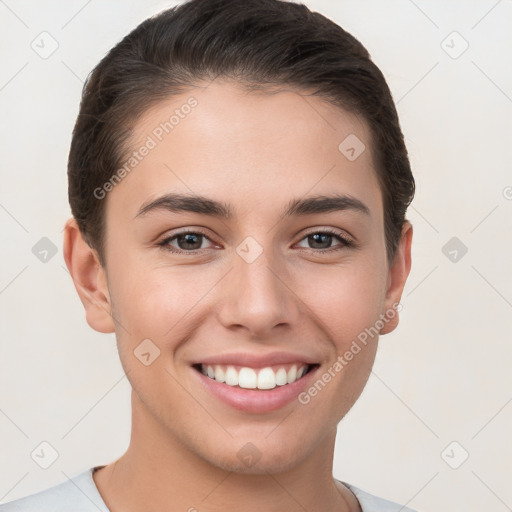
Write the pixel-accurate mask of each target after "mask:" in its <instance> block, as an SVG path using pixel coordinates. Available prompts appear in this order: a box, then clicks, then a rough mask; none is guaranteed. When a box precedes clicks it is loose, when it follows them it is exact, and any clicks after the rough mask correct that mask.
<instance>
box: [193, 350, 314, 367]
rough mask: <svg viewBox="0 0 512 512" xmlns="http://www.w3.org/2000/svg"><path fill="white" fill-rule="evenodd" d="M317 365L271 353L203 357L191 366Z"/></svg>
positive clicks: (306, 359) (305, 358)
mask: <svg viewBox="0 0 512 512" xmlns="http://www.w3.org/2000/svg"><path fill="white" fill-rule="evenodd" d="M289 363H299V364H301V363H302V364H309V365H311V364H317V361H315V360H314V359H312V358H310V357H308V356H304V355H300V354H293V353H290V352H271V353H269V354H264V355H262V354H250V353H248V352H239V353H231V354H222V355H216V356H212V357H205V358H203V359H201V360H200V361H197V362H195V363H193V364H204V365H210V366H213V365H236V366H247V367H250V368H264V367H266V366H275V365H279V364H289Z"/></svg>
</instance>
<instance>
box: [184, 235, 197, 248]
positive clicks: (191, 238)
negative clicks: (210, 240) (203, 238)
mask: <svg viewBox="0 0 512 512" xmlns="http://www.w3.org/2000/svg"><path fill="white" fill-rule="evenodd" d="M182 238H184V239H185V244H189V245H190V244H192V245H198V242H197V240H199V237H198V236H197V235H194V234H191V233H187V234H186V235H183V237H182ZM194 239H196V241H195V243H194ZM200 245H201V243H200V242H199V246H200ZM187 248H188V249H190V247H187ZM193 248H194V249H196V248H197V247H193Z"/></svg>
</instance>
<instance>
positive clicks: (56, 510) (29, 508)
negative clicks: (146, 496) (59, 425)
mask: <svg viewBox="0 0 512 512" xmlns="http://www.w3.org/2000/svg"><path fill="white" fill-rule="evenodd" d="M92 470H93V468H90V469H88V470H87V471H84V472H82V473H80V474H78V475H77V476H75V477H73V478H69V479H67V480H66V481H64V482H62V483H60V484H58V485H55V486H53V487H50V488H49V489H44V490H42V491H39V492H37V493H34V494H31V495H29V496H25V497H23V498H19V499H17V500H14V501H10V502H8V503H3V504H0V512H98V511H101V512H109V511H108V509H107V508H106V506H105V503H104V502H103V500H102V499H101V495H100V494H99V492H98V489H97V487H96V485H95V484H94V480H93V478H92Z"/></svg>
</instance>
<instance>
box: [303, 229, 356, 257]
mask: <svg viewBox="0 0 512 512" xmlns="http://www.w3.org/2000/svg"><path fill="white" fill-rule="evenodd" d="M333 239H335V240H338V241H339V242H341V243H340V245H339V247H331V246H330V245H331V242H332V241H333ZM302 240H306V241H307V242H308V243H310V244H311V245H312V247H310V248H311V249H318V250H320V251H322V249H324V250H323V251H322V252H328V251H329V252H330V251H339V250H342V249H343V248H345V247H353V246H354V245H355V243H354V242H353V241H352V240H350V239H349V238H347V237H346V236H344V235H343V234H342V233H340V232H338V231H333V230H330V229H325V230H323V231H314V232H312V233H309V234H308V235H306V236H305V237H304V238H303V239H302Z"/></svg>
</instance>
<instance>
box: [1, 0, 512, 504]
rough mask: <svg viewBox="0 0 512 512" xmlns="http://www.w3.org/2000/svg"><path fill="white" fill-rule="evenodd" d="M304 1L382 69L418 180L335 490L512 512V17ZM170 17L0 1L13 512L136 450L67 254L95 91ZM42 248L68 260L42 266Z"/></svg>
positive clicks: (342, 444) (337, 464)
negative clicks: (84, 101) (397, 308)
mask: <svg viewBox="0 0 512 512" xmlns="http://www.w3.org/2000/svg"><path fill="white" fill-rule="evenodd" d="M304 3H306V5H308V6H309V7H310V8H312V9H313V10H317V11H319V12H321V13H322V14H324V15H326V16H327V17H329V18H331V19H333V20H334V21H336V22H337V23H338V24H340V25H341V26H342V27H343V28H345V29H346V30H348V31H349V32H351V33H352V34H353V35H355V36H356V37H357V38H358V39H360V40H361V42H362V43H363V44H364V45H365V46H366V47H367V48H368V50H369V51H370V53H371V55H372V57H373V59H374V60H375V62H376V63H377V65H378V66H379V67H380V68H381V70H382V71H383V73H384V75H385V76H386V78H387V80H388V83H389V85H390V87H391V90H392V92H393V96H394V98H395V101H396V103H397V108H398V110H399V115H400V118H401V123H402V128H403V131H404V133H405V137H406V143H407V146H408V149H409V152H410V159H411V163H412V166H413V172H414V174H415V177H416V180H417V195H416V198H415V200H414V202H413V205H412V207H411V208H410V210H409V215H408V216H409V218H410V220H411V221H412V223H413V225H414V230H415V232H414V241H413V268H412V271H411V275H410V278H409V281H408V284H407V286H406V289H405V293H404V296H403V300H402V304H403V307H404V309H403V311H402V313H401V323H400V325H399V327H398V329H397V331H395V332H394V333H392V334H390V335H387V336H384V337H382V338H381V340H380V346H379V351H378V354H377V360H376V363H375V367H374V372H373V374H372V375H371V377H370V380H369V382H368V385H367V387H366V388H365V390H364V392H363V394H362V396H361V398H360V400H359V401H358V402H357V403H356V405H355V406H354V407H353V409H352V410H351V411H350V412H349V414H348V415H347V416H346V417H345V419H344V420H343V421H342V422H341V423H340V425H339V435H338V442H337V447H336V453H335V460H334V474H335V476H336V477H337V478H339V479H342V480H344V481H347V482H350V483H353V484H354V485H356V486H358V487H361V488H362V489H365V490H367V491H369V492H372V493H374V494H376V495H379V496H383V497H386V498H388V499H392V500H395V501H398V502H400V503H404V504H405V503H407V504H408V506H410V507H413V508H416V509H418V510H421V511H435V512H448V511H449V512H455V511H459V510H460V511H464V512H477V511H478V512H481V511H482V510H493V511H495V512H500V511H505V510H509V509H510V508H511V507H512V487H511V486H510V481H511V479H512V446H511V442H510V434H509V433H510V431H511V426H512V403H511V402H512V386H511V379H510V367H511V363H512V344H511V333H512V321H511V319H512V315H511V312H512V311H511V310H512V271H511V266H510V261H511V253H512V239H511V233H512V172H511V165H510V161H511V160H512V149H511V146H512V144H511V141H512V138H511V135H512V99H511V98H512V67H511V66H510V57H511V55H510V54H511V52H510V48H512V30H511V29H512V2H510V0H501V1H496V0H478V1H476V0H474V1H471V0H470V1H468V0H464V1H462V0H461V1H453V0H452V1H446V0H444V1H427V0H423V1H420V0H415V1H412V0H393V1H382V0H381V1H377V0H376V1H370V0H358V1H345V0H324V1H319V0H318V1H313V0H311V1H306V2H304ZM171 5H174V3H173V2H167V1H156V0H152V1H142V0H138V1H136V0H130V1H120V0H118V1H114V0H102V1H100V0H89V1H87V0H80V1H76V0H72V1H60V2H58V1H44V2H43V1H35V0H34V1H26V0H20V1H14V0H0V30H1V33H2V44H1V46H0V58H1V63H2V66H1V74H0V119H1V125H0V141H1V150H2V151H1V155H2V158H1V162H0V172H1V181H0V183H1V185H0V186H1V188H0V226H1V246H2V259H1V263H2V264H1V265H0V315H1V323H0V326H1V327H0V329H1V330H0V347H1V353H0V502H7V501H11V500H13V499H15V498H18V497H21V496H24V495H27V494H29V493H33V492H36V491H39V490H42V489H44V488H47V487H50V486H52V485H55V484H57V483H59V482H61V481H64V480H66V479H67V478H68V477H71V476H74V475H76V474H77V473H79V472H81V471H83V470H85V469H87V468H89V467H91V466H93V465H100V464H103V463H108V462H110V461H112V460H114V459H115V458H117V457H119V456H120V455H121V454H122V453H123V452H124V450H125V449H126V447H127V446H128V441H129V435H130V403H129V398H130V386H129V382H128V381H127V379H126V377H125V376H124V373H123V370H122V368H121V365H120V363H119V360H118V356H117V349H116V346H115V338H114V336H113V335H102V334H99V333H96V332H95V331H93V330H91V329H90V328H89V327H88V325H87V324H86V322H85V318H84V313H83V308H82V305H81V303H80V301H79V299H78V296H77V295H76V292H75V290H74V287H73V285H72V282H71V279H70V277H69V275H68V273H67V270H66V269H65V264H64V260H63V256H62V228H63V226H64V222H65V220H66V219H67V218H68V216H69V215H70V210H69V206H68V202H67V178H66V163H67V154H68V150H69V143H70V139H71V130H72V127H73V124H74V121H75V118H76V115H77V112H78V106H79V100H80V93H81V88H82V83H83V81H84V79H85V78H86V76H87V74H88V73H89V72H90V71H91V70H92V68H93V67H94V66H95V65H96V64H97V62H98V61H99V60H100V58H101V57H102V56H103V55H104V54H105V53H106V52H107V51H108V50H109V49H110V48H111V47H112V46H113V45H114V44H116V43H117V42H118V41H119V40H120V39H121V38H122V37H123V36H124V35H125V34H127V33H128V32H129V31H130V30H131V29H132V28H134V27H135V26H136V25H137V24H138V23H139V22H141V21H142V20H144V19H145V18H147V17H148V16H150V15H152V14H156V13H157V12H159V11H161V10H163V9H165V8H167V7H169V6H171ZM42 32H47V34H43V35H41V33H42ZM42 37H43V38H45V44H44V48H45V50H44V51H46V52H50V51H51V50H53V49H55V51H54V52H53V53H52V54H51V55H44V52H43V49H42V48H41V46H43V45H41V43H40V41H41V38H42ZM38 44H39V47H38V46H37V45H38ZM57 45H58V46H57ZM41 52H43V55H41ZM43 57H46V58H43ZM43 237H47V238H48V239H49V240H50V241H51V243H52V244H54V245H55V248H56V251H57V252H56V254H55V255H52V254H51V252H50V253H48V255H47V261H46V262H43V261H41V260H40V259H39V258H38V257H37V256H36V254H37V252H38V251H37V248H38V247H39V246H38V245H36V244H38V243H39V244H41V243H43V244H44V243H46V244H48V241H45V242H40V240H41V239H42V238H43ZM454 237H455V238H456V239H455V240H452V239H453V238H454ZM446 244H448V245H446ZM34 246H35V247H36V249H35V250H34V251H33V248H34ZM464 247H466V249H467V252H465V253H464V251H465V249H464ZM34 252H35V253H36V254H34ZM43 442H46V443H49V445H51V447H53V449H54V450H55V451H56V452H57V453H58V457H57V458H56V460H55V461H54V462H53V464H51V466H49V467H48V468H47V469H43V468H42V467H40V465H38V464H37V463H36V462H35V461H34V459H35V458H36V457H34V459H33V458H32V457H31V454H32V453H34V452H37V453H39V452H40V450H41V446H42V447H43V449H45V450H46V454H51V453H52V452H51V450H52V448H50V447H49V446H48V445H41V443H43ZM466 456H467V459H466V460H464V459H465V458H466Z"/></svg>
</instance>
